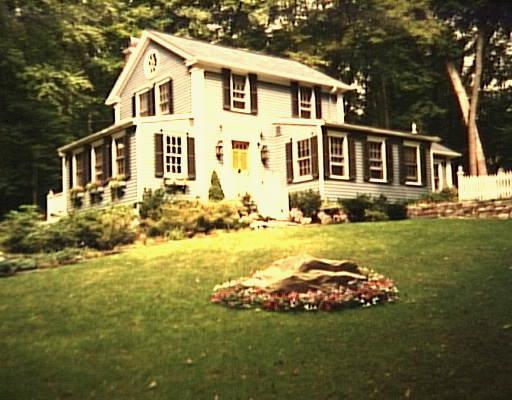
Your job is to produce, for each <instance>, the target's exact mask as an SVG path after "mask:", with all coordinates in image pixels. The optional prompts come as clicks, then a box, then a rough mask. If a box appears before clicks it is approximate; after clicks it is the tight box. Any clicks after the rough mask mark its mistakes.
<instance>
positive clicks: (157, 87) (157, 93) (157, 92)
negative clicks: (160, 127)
mask: <svg viewBox="0 0 512 400" xmlns="http://www.w3.org/2000/svg"><path fill="white" fill-rule="evenodd" d="M170 81H171V78H166V79H164V80H160V81H157V82H155V115H172V114H171V113H170V112H168V113H162V112H161V110H160V86H161V85H165V84H166V83H168V82H170ZM169 94H170V93H169ZM157 99H158V102H157ZM169 101H172V99H169Z"/></svg>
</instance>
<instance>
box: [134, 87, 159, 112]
mask: <svg viewBox="0 0 512 400" xmlns="http://www.w3.org/2000/svg"><path fill="white" fill-rule="evenodd" d="M151 87H152V86H145V87H144V88H142V89H140V90H138V91H136V92H135V115H136V116H137V117H139V118H147V117H149V115H144V116H142V115H140V96H141V95H142V94H144V93H146V92H150V91H151ZM155 97H156V96H155ZM155 108H156V107H155ZM148 111H149V110H148ZM155 111H156V110H155Z"/></svg>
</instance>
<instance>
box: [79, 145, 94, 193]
mask: <svg viewBox="0 0 512 400" xmlns="http://www.w3.org/2000/svg"><path fill="white" fill-rule="evenodd" d="M82 163H83V165H82V171H83V172H82V182H80V186H82V187H85V185H87V184H88V183H89V182H90V181H91V146H90V145H86V146H85V147H84V152H83V157H82Z"/></svg>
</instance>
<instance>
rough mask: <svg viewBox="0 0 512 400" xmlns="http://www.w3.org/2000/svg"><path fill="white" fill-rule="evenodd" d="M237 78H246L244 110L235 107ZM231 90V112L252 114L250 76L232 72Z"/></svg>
mask: <svg viewBox="0 0 512 400" xmlns="http://www.w3.org/2000/svg"><path fill="white" fill-rule="evenodd" d="M235 75H237V76H245V87H244V94H245V107H244V109H241V108H237V107H235V106H234V102H235V100H234V96H233V91H234V77H235ZM229 90H230V97H231V104H230V106H231V108H230V111H234V112H239V113H243V114H250V112H251V89H250V82H249V75H248V74H243V73H242V74H237V73H236V72H234V71H231V74H230V77H229Z"/></svg>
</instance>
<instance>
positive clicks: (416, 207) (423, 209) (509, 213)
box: [407, 199, 512, 219]
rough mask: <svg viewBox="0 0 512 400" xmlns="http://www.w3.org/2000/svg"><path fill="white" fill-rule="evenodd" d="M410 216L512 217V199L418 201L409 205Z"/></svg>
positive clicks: (408, 213)
mask: <svg viewBox="0 0 512 400" xmlns="http://www.w3.org/2000/svg"><path fill="white" fill-rule="evenodd" d="M407 215H408V216H409V218H498V219H512V199H506V200H487V201H477V200H474V201H461V202H457V203H452V202H443V203H416V204H411V205H409V206H408V207H407Z"/></svg>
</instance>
